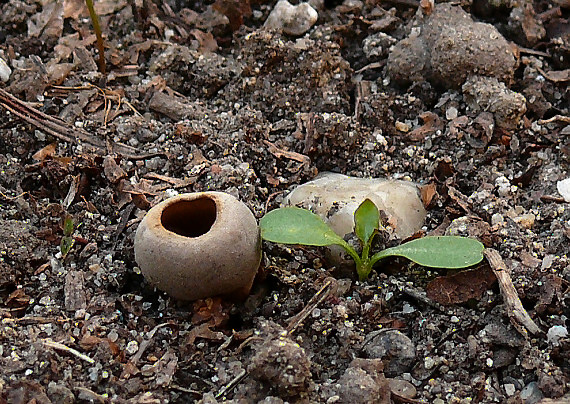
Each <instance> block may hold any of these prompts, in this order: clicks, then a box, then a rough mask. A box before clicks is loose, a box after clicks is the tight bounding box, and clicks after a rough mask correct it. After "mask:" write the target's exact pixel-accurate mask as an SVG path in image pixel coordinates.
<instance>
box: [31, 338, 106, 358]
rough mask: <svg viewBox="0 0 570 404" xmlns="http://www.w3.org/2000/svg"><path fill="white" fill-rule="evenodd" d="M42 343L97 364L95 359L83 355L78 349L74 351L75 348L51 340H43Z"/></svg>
mask: <svg viewBox="0 0 570 404" xmlns="http://www.w3.org/2000/svg"><path fill="white" fill-rule="evenodd" d="M42 343H43V344H44V345H45V346H47V347H49V348H53V349H57V350H60V351H65V352H69V353H70V354H72V355H75V356H77V357H78V358H79V359H83V360H84V361H86V362H89V363H95V361H94V360H93V359H91V358H90V357H89V356H87V355H85V354H82V353H81V352H79V351H78V350H77V349H73V348H70V347H68V346H66V345H63V344H60V343H59V342H55V341H52V340H50V339H44V340H42Z"/></svg>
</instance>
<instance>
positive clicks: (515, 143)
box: [0, 0, 570, 403]
mask: <svg viewBox="0 0 570 404" xmlns="http://www.w3.org/2000/svg"><path fill="white" fill-rule="evenodd" d="M293 3H294V4H297V3H295V2H293ZM438 3H439V2H438ZM275 5H276V2H275V1H263V0H250V1H249V2H248V1H237V0H217V1H216V2H215V3H212V2H210V1H201V0H199V1H175V0H140V1H138V0H136V1H135V0H132V1H127V0H119V1H110V0H109V1H107V0H103V1H96V4H95V6H96V10H97V11H98V14H99V17H100V22H101V27H102V31H103V36H104V47H105V60H106V67H105V69H106V72H105V74H103V73H101V71H100V70H101V67H102V66H101V65H100V64H99V66H98V58H99V52H98V50H97V41H96V36H95V34H94V31H93V29H92V26H91V21H90V19H89V14H88V12H87V8H86V6H85V4H84V2H83V1H82V0H64V1H55V0H42V1H32V0H10V1H6V0H4V1H0V111H1V113H0V152H1V154H0V173H1V174H0V223H1V224H2V226H1V227H0V315H1V318H2V323H1V326H0V402H7V403H32V402H35V403H72V402H95V403H106V402H117V403H121V402H132V403H165V402H179V403H187V402H194V401H200V400H202V402H204V403H215V402H222V401H226V402H235V403H238V402H239V403H257V402H263V403H283V402H291V403H292V402H303V403H309V402H310V403H390V402H394V403H410V402H425V403H471V402H478V403H491V402H506V403H537V402H544V403H546V402H568V401H567V400H570V399H569V398H564V397H565V396H566V397H568V393H569V392H570V339H568V331H567V328H568V326H570V307H569V305H570V293H569V290H570V289H569V285H570V262H569V259H568V250H569V247H568V246H569V245H570V244H569V243H570V205H569V203H570V195H568V191H567V190H566V191H564V188H563V186H561V184H563V183H562V181H563V180H565V179H567V178H568V177H570V167H569V163H570V136H569V135H570V117H569V105H570V102H569V101H570V91H569V90H568V82H569V80H570V79H569V72H570V70H569V69H570V62H569V61H570V29H569V24H568V18H569V17H570V5H569V3H568V1H567V0H553V1H546V0H535V1H531V0H528V1H527V0H523V1H519V2H514V1H509V0H504V1H499V0H493V1H491V0H488V1H487V0H461V1H456V2H454V3H453V4H449V3H448V4H436V5H435V6H434V5H433V4H430V2H429V1H427V0H422V1H421V6H420V4H419V2H416V1H415V0H389V1H378V0H362V1H361V0H346V1H344V2H342V1H334V0H330V1H329V0H324V1H318V0H317V1H312V2H311V5H312V6H313V8H314V11H316V12H317V13H318V19H317V20H316V22H315V21H314V19H311V18H312V17H311V16H314V13H312V12H311V13H309V14H308V15H303V14H302V13H301V14H300V15H296V16H295V18H298V19H299V21H301V20H303V18H305V20H306V21H301V22H302V24H301V23H299V24H298V25H295V24H293V25H294V27H295V28H299V26H301V27H302V31H304V32H302V33H299V32H295V31H291V30H290V28H291V21H284V22H283V30H284V32H280V31H279V29H277V30H266V29H264V26H263V25H264V21H265V20H266V19H267V18H268V16H269V14H270V13H271V11H272V10H273V9H274V7H275ZM295 10H301V9H295ZM302 10H305V11H306V10H308V8H307V7H306V6H303V8H302ZM309 11H310V10H309ZM279 18H280V17H279V16H277V17H275V18H272V20H273V21H277V23H278V22H279ZM313 23H314V24H313ZM277 28H279V27H277ZM291 34H293V35H297V36H293V35H291ZM325 171H333V172H338V173H342V174H346V175H350V176H356V177H376V178H396V179H404V180H410V181H414V182H416V183H418V184H419V185H420V186H421V190H422V192H421V194H422V200H423V202H424V204H425V206H426V208H427V210H428V216H427V218H426V222H425V226H424V227H423V229H422V231H421V232H420V233H419V234H416V237H420V236H422V235H423V234H433V235H441V234H455V235H463V236H470V237H474V238H477V239H479V240H480V241H481V242H483V243H484V244H485V246H486V247H487V248H488V249H489V250H488V251H490V252H491V253H492V252H493V251H494V250H496V251H498V253H499V254H500V256H495V255H492V254H490V255H488V257H489V259H488V260H487V259H485V260H484V261H482V262H481V264H479V265H478V266H477V267H476V268H472V269H471V270H470V271H445V270H433V269H429V268H423V267H420V266H418V265H416V264H412V263H410V262H408V261H406V260H403V259H392V260H388V261H385V262H383V263H382V264H381V265H378V266H377V267H376V268H375V271H373V273H372V275H371V276H370V278H369V279H368V280H366V281H364V282H359V281H357V277H356V275H355V273H354V270H353V269H351V268H348V269H347V268H335V267H334V266H333V264H332V263H331V262H329V261H328V260H327V254H326V251H325V249H322V248H312V247H303V248H296V247H294V246H283V245H277V244H272V243H264V244H263V258H262V265H261V268H260V269H259V272H258V275H257V277H256V280H255V282H254V286H253V289H252V291H251V293H250V295H249V297H248V298H247V299H246V300H245V301H242V302H232V301H229V300H227V299H222V298H219V297H212V298H207V299H203V300H199V301H195V302H189V303H188V302H187V303H184V302H177V301H175V300H173V299H171V298H169V296H168V295H166V294H165V293H162V292H160V291H157V290H155V289H154V288H153V287H152V286H151V285H149V284H148V283H147V282H146V281H145V279H144V278H143V276H142V275H141V272H140V269H139V268H138V266H137V263H136V262H135V259H134V252H133V242H134V235H135V232H136V229H137V225H138V223H139V222H140V221H141V219H142V217H143V216H144V215H145V213H146V212H147V211H148V209H150V207H152V206H154V205H156V204H157V203H159V202H161V201H163V200H165V199H166V198H168V197H170V196H173V195H176V194H178V193H183V192H198V191H206V190H215V191H223V192H227V193H229V194H231V195H233V196H235V197H237V198H239V199H240V200H241V201H243V202H244V203H245V204H246V205H247V206H248V207H249V208H250V209H251V211H252V212H253V213H254V215H255V216H256V218H257V219H259V218H261V217H262V216H263V215H264V213H266V212H267V211H269V210H271V209H274V208H276V207H278V206H279V205H280V203H281V202H282V201H283V198H284V197H285V196H286V195H287V193H288V192H289V191H290V190H292V189H293V188H294V187H295V186H297V185H299V184H302V183H305V182H307V181H309V180H311V179H313V178H315V177H316V176H317V175H318V174H319V173H321V172H325ZM558 189H560V193H559V190H558ZM564 194H565V195H564ZM385 240H387V237H386V238H385ZM387 242H388V243H389V244H390V243H391V245H394V244H398V243H399V242H400V241H398V240H394V239H391V240H389V241H387ZM491 257H494V258H495V259H494V260H493V259H491ZM495 274H497V275H495ZM497 278H499V279H501V283H500V285H499V283H498V282H497ZM510 282H512V285H514V288H511V289H509V287H508V286H509V285H510ZM517 295H518V298H519V299H520V303H522V305H521V306H519V309H520V310H519V311H517V312H515V311H513V307H515V306H512V305H513V304H516V303H517V302H518V300H517ZM513 302H514V303H513ZM517 313H518V314H517ZM521 313H522V314H521ZM527 313H528V316H525V315H526V314H527ZM519 314H520V315H519ZM549 399H558V401H550V400H549Z"/></svg>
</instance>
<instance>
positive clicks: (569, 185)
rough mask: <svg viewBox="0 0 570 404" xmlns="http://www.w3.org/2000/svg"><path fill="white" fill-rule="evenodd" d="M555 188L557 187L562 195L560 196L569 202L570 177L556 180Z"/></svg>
mask: <svg viewBox="0 0 570 404" xmlns="http://www.w3.org/2000/svg"><path fill="white" fill-rule="evenodd" d="M556 188H557V189H558V193H559V194H560V195H562V198H564V200H565V201H566V202H570V178H566V179H565V180H562V181H558V182H557V183H556Z"/></svg>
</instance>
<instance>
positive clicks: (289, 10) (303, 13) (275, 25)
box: [263, 0, 319, 35]
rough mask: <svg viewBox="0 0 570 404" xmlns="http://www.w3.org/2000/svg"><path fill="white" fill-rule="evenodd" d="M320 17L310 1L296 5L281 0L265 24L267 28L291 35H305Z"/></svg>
mask: <svg viewBox="0 0 570 404" xmlns="http://www.w3.org/2000/svg"><path fill="white" fill-rule="evenodd" d="M318 18H319V14H318V13H317V11H316V10H315V9H314V8H313V7H311V5H310V4H309V3H300V4H298V5H296V6H294V5H292V4H291V3H289V2H288V1H287V0H279V2H278V3H277V4H276V5H275V7H274V8H273V10H272V11H271V13H270V14H269V17H267V20H265V24H264V25H263V26H264V27H265V28H267V29H276V30H281V31H283V32H284V33H286V34H289V35H303V34H304V33H305V32H307V31H308V30H309V29H310V28H311V27H312V26H313V25H314V24H315V23H316V22H317V19H318Z"/></svg>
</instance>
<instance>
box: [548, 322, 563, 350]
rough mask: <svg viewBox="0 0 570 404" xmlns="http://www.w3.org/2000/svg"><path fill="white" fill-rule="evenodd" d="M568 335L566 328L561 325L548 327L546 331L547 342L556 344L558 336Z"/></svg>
mask: <svg viewBox="0 0 570 404" xmlns="http://www.w3.org/2000/svg"><path fill="white" fill-rule="evenodd" d="M567 336H568V330H567V329H566V327H564V326H563V325H555V326H552V327H550V328H549V329H548V332H547V333H546V339H547V340H548V343H549V344H552V345H555V346H556V345H558V344H559V342H558V341H559V340H560V338H566V337H567Z"/></svg>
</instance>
